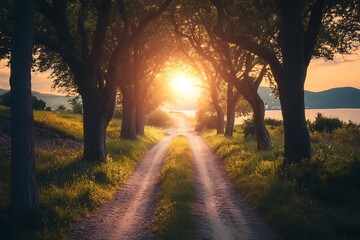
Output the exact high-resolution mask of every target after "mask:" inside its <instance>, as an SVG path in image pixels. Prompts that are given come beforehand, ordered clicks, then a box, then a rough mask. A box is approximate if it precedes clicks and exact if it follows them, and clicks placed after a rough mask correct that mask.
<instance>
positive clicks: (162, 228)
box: [151, 136, 195, 239]
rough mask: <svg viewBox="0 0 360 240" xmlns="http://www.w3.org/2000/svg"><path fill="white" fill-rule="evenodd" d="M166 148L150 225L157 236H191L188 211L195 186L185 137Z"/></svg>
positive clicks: (160, 237) (189, 212)
mask: <svg viewBox="0 0 360 240" xmlns="http://www.w3.org/2000/svg"><path fill="white" fill-rule="evenodd" d="M168 152H169V155H168V157H167V158H166V160H165V164H164V166H163V167H162V169H161V172H160V176H159V178H160V180H159V182H160V189H161V190H160V192H159V194H158V205H157V207H156V212H155V216H154V218H153V220H152V224H151V225H152V226H151V228H152V230H153V231H154V232H155V233H156V234H157V235H158V238H159V239H192V237H193V236H194V232H195V223H194V218H193V216H192V213H191V212H192V208H193V203H194V201H195V190H194V187H193V170H192V168H193V167H192V153H191V150H190V148H189V142H188V140H187V139H186V138H185V137H183V136H180V137H177V138H176V139H175V140H174V141H173V143H172V144H171V146H170V147H169V150H168Z"/></svg>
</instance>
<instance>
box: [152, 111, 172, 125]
mask: <svg viewBox="0 0 360 240" xmlns="http://www.w3.org/2000/svg"><path fill="white" fill-rule="evenodd" d="M171 123H172V120H171V117H170V116H169V114H168V113H166V112H164V111H162V110H160V109H157V110H154V111H152V112H151V113H149V114H148V115H147V116H146V124H147V125H149V126H154V127H168V126H170V125H171Z"/></svg>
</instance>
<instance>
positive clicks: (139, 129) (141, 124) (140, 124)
mask: <svg viewBox="0 0 360 240" xmlns="http://www.w3.org/2000/svg"><path fill="white" fill-rule="evenodd" d="M135 118H136V133H137V134H138V135H141V136H143V135H144V134H145V106H144V104H142V103H138V104H137V106H136V112H135Z"/></svg>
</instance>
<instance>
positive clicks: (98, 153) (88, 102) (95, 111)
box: [82, 90, 107, 162]
mask: <svg viewBox="0 0 360 240" xmlns="http://www.w3.org/2000/svg"><path fill="white" fill-rule="evenodd" d="M82 100H83V108H84V114H83V119H84V121H83V126H84V159H85V160H86V161H92V162H103V161H105V160H106V127H107V117H106V114H105V111H104V110H105V109H104V103H103V100H102V97H101V96H100V93H98V92H97V90H94V91H91V92H87V93H86V94H83V95H82Z"/></svg>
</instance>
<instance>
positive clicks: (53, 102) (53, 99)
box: [0, 88, 73, 110]
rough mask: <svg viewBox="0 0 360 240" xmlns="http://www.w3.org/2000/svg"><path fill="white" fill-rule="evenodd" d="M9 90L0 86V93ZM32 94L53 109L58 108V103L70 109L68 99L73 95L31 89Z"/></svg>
mask: <svg viewBox="0 0 360 240" xmlns="http://www.w3.org/2000/svg"><path fill="white" fill-rule="evenodd" d="M8 91H9V90H5V89H1V88H0V95H3V94H4V93H6V92H8ZM32 94H33V96H35V97H37V98H38V99H41V100H43V101H45V102H46V106H47V107H51V109H52V110H55V109H57V108H58V106H59V105H64V106H65V107H66V108H67V109H70V104H69V102H68V100H70V99H72V98H73V97H66V96H61V95H55V94H46V93H40V92H36V91H33V92H32Z"/></svg>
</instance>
